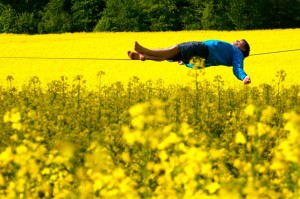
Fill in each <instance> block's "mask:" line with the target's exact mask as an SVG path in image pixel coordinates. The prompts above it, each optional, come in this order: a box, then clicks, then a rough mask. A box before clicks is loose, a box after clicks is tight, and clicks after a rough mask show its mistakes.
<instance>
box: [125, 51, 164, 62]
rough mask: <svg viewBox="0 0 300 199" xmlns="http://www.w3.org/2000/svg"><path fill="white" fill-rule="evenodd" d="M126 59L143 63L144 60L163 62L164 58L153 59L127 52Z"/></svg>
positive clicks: (152, 57) (148, 56)
mask: <svg viewBox="0 0 300 199" xmlns="http://www.w3.org/2000/svg"><path fill="white" fill-rule="evenodd" d="M128 57H129V58H130V59H132V60H141V61H145V60H153V61H163V60H165V59H164V58H160V57H154V56H150V55H146V54H141V53H137V52H133V51H128Z"/></svg>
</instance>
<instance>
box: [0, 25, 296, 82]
mask: <svg viewBox="0 0 300 199" xmlns="http://www.w3.org/2000/svg"><path fill="white" fill-rule="evenodd" d="M299 35H300V29H293V30H262V31H236V32H228V31H191V32H188V31H186V32H161V33H76V34H62V35H34V36H27V35H21V36H20V35H5V34H4V35H0V49H1V55H0V57H40V58H47V57H50V58H100V59H101V58H104V59H106V58H108V59H127V54H126V52H127V50H133V43H134V41H139V42H140V43H141V44H142V45H145V46H147V47H149V48H161V47H168V46H171V45H174V44H177V43H180V42H185V41H194V40H196V41H201V40H207V39H220V40H224V41H227V42H232V41H234V40H236V39H241V38H245V39H247V41H248V42H249V43H250V47H251V52H250V55H251V54H259V53H266V52H274V51H284V50H290V49H297V48H299V46H300V38H299V37H300V36H299ZM299 64H300V60H299V51H292V52H286V53H276V54H265V55H259V56H250V57H248V58H246V59H245V71H246V72H247V73H248V74H249V76H250V77H251V78H252V82H253V83H252V85H259V84H262V83H271V82H272V79H273V78H274V77H275V74H276V72H277V71H279V70H285V72H286V73H287V76H286V83H288V84H293V83H297V81H298V77H299V74H300V68H299ZM0 66H1V74H0V82H1V84H2V85H5V84H6V77H7V76H8V75H12V76H13V77H14V79H15V84H16V85H22V84H23V83H26V82H27V81H28V80H29V78H30V77H32V76H38V77H39V78H40V80H41V82H42V83H43V84H46V83H48V82H49V81H51V80H54V79H58V78H60V77H61V76H62V75H64V76H66V77H68V78H69V79H73V78H74V77H75V76H76V75H83V76H84V78H85V79H86V80H87V85H89V86H92V87H93V86H95V84H96V81H97V73H98V72H99V71H103V72H105V76H103V83H107V84H111V83H114V82H116V81H120V82H127V81H128V80H129V79H130V78H131V77H133V76H137V77H139V78H140V79H141V80H142V81H147V80H149V79H151V80H157V79H162V80H163V81H164V82H165V83H167V84H182V85H188V84H189V83H190V81H191V77H190V76H189V75H188V74H189V72H190V69H188V68H186V67H185V66H180V65H178V64H177V63H169V62H167V61H164V62H160V63H158V62H151V61H147V62H140V61H131V60H86V59H75V60H72V59H71V60H69V59H67V60H66V59H16V58H10V59H4V58H1V59H0ZM217 75H221V76H222V78H223V80H224V81H225V82H226V84H227V83H228V84H231V85H240V84H241V82H240V81H239V80H237V79H236V78H235V76H233V74H232V68H230V67H224V66H220V67H211V68H206V69H205V76H204V77H202V78H203V79H208V80H212V79H213V78H214V77H215V76H217Z"/></svg>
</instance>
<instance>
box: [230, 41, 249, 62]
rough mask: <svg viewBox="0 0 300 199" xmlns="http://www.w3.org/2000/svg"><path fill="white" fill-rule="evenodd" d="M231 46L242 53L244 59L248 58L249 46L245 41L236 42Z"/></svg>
mask: <svg viewBox="0 0 300 199" xmlns="http://www.w3.org/2000/svg"><path fill="white" fill-rule="evenodd" d="M232 45H234V46H236V47H237V48H239V49H240V50H241V51H242V53H243V55H244V57H245V58H246V57H248V56H249V53H250V46H249V44H248V42H247V41H246V40H245V39H241V40H236V41H234V42H233V43H232Z"/></svg>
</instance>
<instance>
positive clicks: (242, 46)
mask: <svg viewBox="0 0 300 199" xmlns="http://www.w3.org/2000/svg"><path fill="white" fill-rule="evenodd" d="M232 45H234V46H236V47H237V48H239V49H240V50H245V42H244V41H242V40H236V41H234V42H232Z"/></svg>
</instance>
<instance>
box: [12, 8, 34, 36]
mask: <svg viewBox="0 0 300 199" xmlns="http://www.w3.org/2000/svg"><path fill="white" fill-rule="evenodd" d="M15 23H16V25H15V26H16V27H15V30H16V32H17V33H22V34H34V33H37V19H36V18H35V16H34V13H32V12H31V13H29V12H23V13H22V14H19V15H18V17H17V19H16V22H15Z"/></svg>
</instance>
